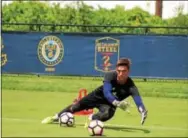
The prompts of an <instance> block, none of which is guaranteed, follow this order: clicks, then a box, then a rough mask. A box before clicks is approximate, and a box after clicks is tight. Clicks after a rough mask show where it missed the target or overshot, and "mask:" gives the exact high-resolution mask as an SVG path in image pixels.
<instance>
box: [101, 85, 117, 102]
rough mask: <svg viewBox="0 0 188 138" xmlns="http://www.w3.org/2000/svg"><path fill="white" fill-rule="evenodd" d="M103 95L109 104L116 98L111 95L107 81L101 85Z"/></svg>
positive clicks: (110, 86) (110, 87) (110, 88)
mask: <svg viewBox="0 0 188 138" xmlns="http://www.w3.org/2000/svg"><path fill="white" fill-rule="evenodd" d="M103 93H104V96H105V98H106V99H107V100H108V101H109V102H110V103H113V101H114V100H116V98H115V97H114V95H113V94H112V84H111V83H110V82H108V81H104V85H103Z"/></svg>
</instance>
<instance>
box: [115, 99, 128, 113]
mask: <svg viewBox="0 0 188 138" xmlns="http://www.w3.org/2000/svg"><path fill="white" fill-rule="evenodd" d="M112 104H113V105H114V106H116V107H119V108H120V109H122V110H124V111H126V110H127V108H128V107H129V103H128V102H126V101H118V100H114V101H113V102H112Z"/></svg>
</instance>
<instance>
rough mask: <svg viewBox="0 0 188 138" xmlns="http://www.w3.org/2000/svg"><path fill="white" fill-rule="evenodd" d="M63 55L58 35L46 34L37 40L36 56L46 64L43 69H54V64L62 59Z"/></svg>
mask: <svg viewBox="0 0 188 138" xmlns="http://www.w3.org/2000/svg"><path fill="white" fill-rule="evenodd" d="M63 56H64V47H63V43H62V41H61V40H60V39H59V38H58V37H56V36H46V37H44V38H43V39H42V40H41V41H40V42H39V45H38V58H39V60H40V61H41V62H42V63H43V64H44V65H46V66H47V68H46V69H45V71H55V68H54V66H55V65H57V64H59V63H60V62H61V61H62V58H63Z"/></svg>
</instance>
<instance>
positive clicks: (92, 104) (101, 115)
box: [42, 58, 147, 125]
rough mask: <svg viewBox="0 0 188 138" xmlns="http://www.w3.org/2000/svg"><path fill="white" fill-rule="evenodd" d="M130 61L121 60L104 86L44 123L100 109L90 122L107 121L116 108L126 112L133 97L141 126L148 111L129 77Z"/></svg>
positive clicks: (126, 59)
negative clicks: (126, 100)
mask: <svg viewBox="0 0 188 138" xmlns="http://www.w3.org/2000/svg"><path fill="white" fill-rule="evenodd" d="M130 64H131V62H130V60H129V59H128V58H121V59H119V60H118V62H117V64H116V71H112V72H108V73H106V74H105V77H104V80H103V85H102V86H100V87H98V88H97V89H95V90H94V91H92V92H91V93H89V94H88V95H87V96H85V97H83V98H82V99H81V100H80V101H78V102H77V103H76V104H71V105H69V106H68V107H66V108H65V109H63V110H62V111H60V112H59V113H58V114H56V115H54V116H51V117H47V118H45V119H44V120H43V121H42V123H53V122H57V121H58V118H59V117H60V115H61V114H62V113H63V112H71V113H75V112H78V111H81V110H85V109H92V108H98V109H99V112H98V113H96V114H92V115H91V116H89V119H90V120H100V121H103V122H104V121H107V120H109V119H111V118H112V117H113V116H114V113H115V111H116V108H117V107H118V108H121V109H122V110H126V109H127V107H128V106H129V103H128V102H125V101H124V99H126V98H127V97H128V96H132V98H133V99H134V102H135V104H136V105H137V108H138V111H139V113H140V114H141V124H142V125H143V124H144V121H145V119H146V117H147V110H146V108H145V106H144V104H143V102H142V99H141V96H140V94H139V92H138V89H137V87H136V86H135V84H134V82H133V80H132V79H131V78H130V77H129V71H130Z"/></svg>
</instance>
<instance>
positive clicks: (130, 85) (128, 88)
mask: <svg viewBox="0 0 188 138" xmlns="http://www.w3.org/2000/svg"><path fill="white" fill-rule="evenodd" d="M104 82H109V83H110V84H111V85H112V90H111V93H112V94H113V96H114V97H115V98H116V99H117V100H120V101H121V100H124V99H125V98H127V97H128V96H130V95H131V96H139V92H138V90H137V88H136V86H135V84H134V82H133V80H132V79H131V78H130V77H128V79H127V81H126V83H125V84H123V85H122V84H119V83H118V82H117V73H116V71H113V72H109V73H106V74H105V76H104ZM94 93H95V94H96V95H97V96H100V97H101V98H104V99H106V97H105V96H104V93H103V85H102V86H100V87H98V88H97V89H96V90H95V91H94ZM107 100H108V99H107ZM108 101H109V100H108Z"/></svg>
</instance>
